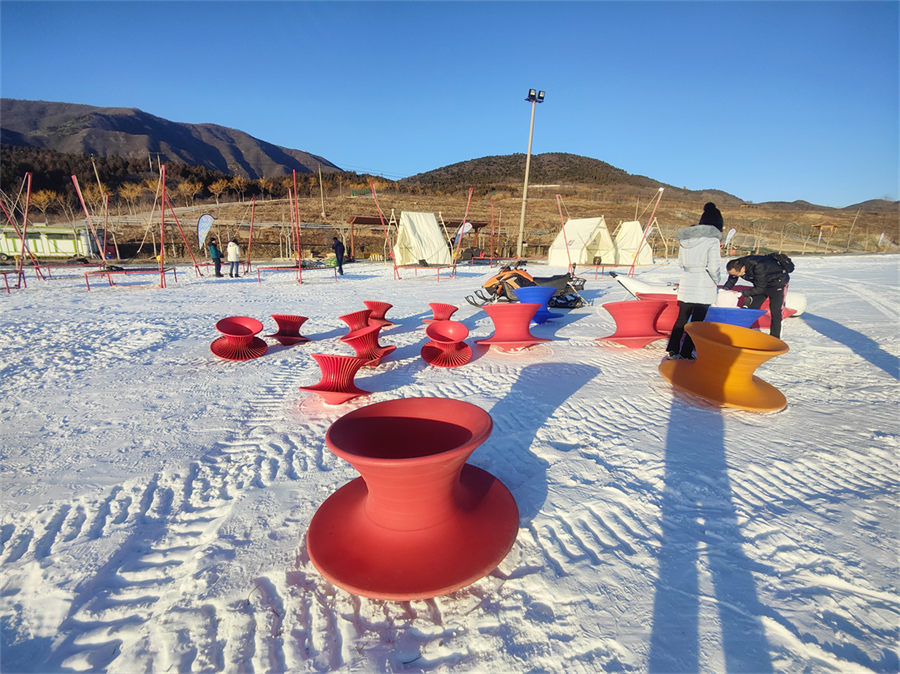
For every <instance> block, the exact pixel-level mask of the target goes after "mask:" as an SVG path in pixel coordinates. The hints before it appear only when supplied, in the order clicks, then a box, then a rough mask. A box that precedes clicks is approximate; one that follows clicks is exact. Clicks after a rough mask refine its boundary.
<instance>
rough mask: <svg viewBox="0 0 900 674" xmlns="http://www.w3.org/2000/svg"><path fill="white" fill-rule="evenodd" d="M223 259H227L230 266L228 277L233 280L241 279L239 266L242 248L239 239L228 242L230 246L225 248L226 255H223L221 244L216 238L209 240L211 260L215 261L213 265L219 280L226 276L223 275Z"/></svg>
mask: <svg viewBox="0 0 900 674" xmlns="http://www.w3.org/2000/svg"><path fill="white" fill-rule="evenodd" d="M226 256H227V257H226ZM223 257H226V259H227V261H228V264H229V265H230V266H229V269H228V275H229V276H230V277H231V278H240V274H238V265H239V263H240V261H241V247H240V246H239V245H238V242H237V239H232V240H231V241H229V242H228V245H227V246H226V247H225V255H222V251H221V249H220V248H219V242H218V241H216V238H215V237H213V238H212V239H210V240H209V258H210V259H211V260H212V261H213V265H214V266H215V269H216V276H217V277H219V278H222V277H223V276H224V274H222V258H223Z"/></svg>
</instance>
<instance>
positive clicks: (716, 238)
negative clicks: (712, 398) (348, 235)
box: [666, 202, 722, 360]
mask: <svg viewBox="0 0 900 674" xmlns="http://www.w3.org/2000/svg"><path fill="white" fill-rule="evenodd" d="M675 237H676V238H677V239H678V243H679V245H680V248H679V250H678V264H680V265H681V276H680V277H679V281H678V318H676V319H675V325H674V326H672V334H671V335H669V343H668V344H667V345H666V351H667V352H668V357H669V358H671V359H677V358H685V359H690V360H693V358H694V342H693V341H692V340H691V337H690V335H686V334H685V332H684V326H685V324H686V323H687V322H688V320H692V321H702V320H703V319H704V318H706V312H707V311H709V307H710V305H711V304H713V303H714V302H715V301H716V298H717V296H718V294H719V279H720V278H721V277H722V258H721V256H720V255H719V246H720V244H721V242H722V214H721V213H720V212H719V209H718V208H716V205H715V204H714V203H712V202H710V203H708V204H706V206H704V207H703V215H701V216H700V222H699V223H697V224H696V225H692V226H691V227H684V228H682V229H679V230H678V233H677V234H676V235H675Z"/></svg>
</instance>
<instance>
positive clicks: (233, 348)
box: [209, 316, 269, 360]
mask: <svg viewBox="0 0 900 674" xmlns="http://www.w3.org/2000/svg"><path fill="white" fill-rule="evenodd" d="M262 329H263V324H262V323H260V322H259V321H258V320H256V319H255V318H250V317H249V316H229V317H228V318H223V319H222V320H220V321H219V322H217V323H216V330H218V331H219V332H221V333H222V335H223V336H222V337H219V338H218V339H216V340H214V341H213V343H212V344H210V345H209V350H210V351H212V352H213V354H215V355H216V356H218V357H219V358H224V359H225V360H251V359H253V358H259V357H260V356H261V355H263V354H264V353H265V352H266V349H268V348H269V347H268V346H267V345H266V343H265V342H264V341H263V340H261V339H260V338H259V337H256V336H255V335H257V334H259V333H260V332H262Z"/></svg>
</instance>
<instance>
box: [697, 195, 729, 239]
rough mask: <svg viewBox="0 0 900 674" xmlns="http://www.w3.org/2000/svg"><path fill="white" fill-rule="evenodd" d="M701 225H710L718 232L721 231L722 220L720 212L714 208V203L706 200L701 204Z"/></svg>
mask: <svg viewBox="0 0 900 674" xmlns="http://www.w3.org/2000/svg"><path fill="white" fill-rule="evenodd" d="M699 224H701V225H712V226H713V227H715V228H716V229H718V230H719V231H720V232H721V231H722V225H723V224H724V221H723V220H722V213H720V212H719V209H718V208H716V205H715V204H714V203H713V202H711V201H708V202H706V204H704V206H703V215H701V216H700V223H699Z"/></svg>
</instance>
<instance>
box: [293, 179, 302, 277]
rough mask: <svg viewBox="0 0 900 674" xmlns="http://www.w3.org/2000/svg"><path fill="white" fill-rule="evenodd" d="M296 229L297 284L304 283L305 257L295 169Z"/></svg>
mask: <svg viewBox="0 0 900 674" xmlns="http://www.w3.org/2000/svg"><path fill="white" fill-rule="evenodd" d="M293 175H294V211H295V215H296V217H295V218H294V227H295V228H296V233H297V283H300V284H302V283H303V256H302V255H301V251H300V193H299V192H298V191H297V169H294V172H293Z"/></svg>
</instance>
